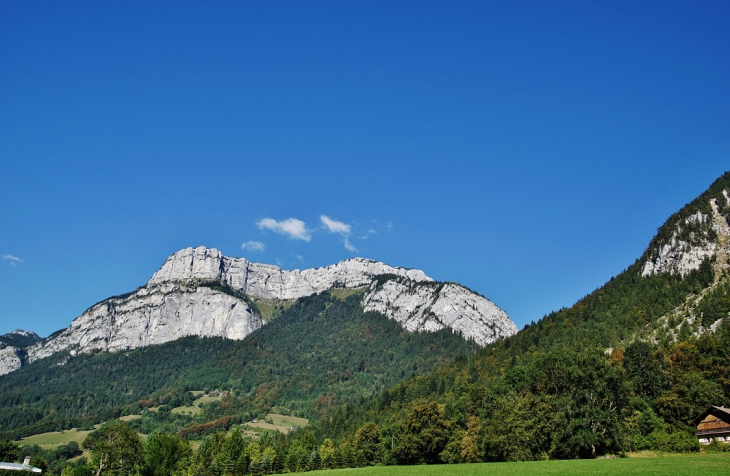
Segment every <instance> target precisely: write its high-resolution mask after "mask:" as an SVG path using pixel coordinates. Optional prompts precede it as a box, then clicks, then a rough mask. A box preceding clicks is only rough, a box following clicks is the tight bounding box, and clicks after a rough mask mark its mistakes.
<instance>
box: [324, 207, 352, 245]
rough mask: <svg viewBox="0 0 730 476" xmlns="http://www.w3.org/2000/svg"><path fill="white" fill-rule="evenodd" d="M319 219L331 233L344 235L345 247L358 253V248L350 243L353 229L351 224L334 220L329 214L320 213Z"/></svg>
mask: <svg viewBox="0 0 730 476" xmlns="http://www.w3.org/2000/svg"><path fill="white" fill-rule="evenodd" d="M319 219H320V221H321V222H322V224H323V225H324V226H325V228H327V229H328V230H329V231H330V232H331V233H337V234H339V235H342V238H343V244H344V245H345V249H347V250H348V251H350V252H352V253H357V248H355V247H354V246H353V245H352V243H350V232H351V231H352V227H350V225H348V224H347V223H344V222H341V221H337V220H333V219H331V218H330V217H328V216H327V215H320V216H319Z"/></svg>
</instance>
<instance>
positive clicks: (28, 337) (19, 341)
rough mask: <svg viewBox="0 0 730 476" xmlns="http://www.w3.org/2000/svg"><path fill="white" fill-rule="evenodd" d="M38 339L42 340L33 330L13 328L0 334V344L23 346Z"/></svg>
mask: <svg viewBox="0 0 730 476" xmlns="http://www.w3.org/2000/svg"><path fill="white" fill-rule="evenodd" d="M40 340H42V338H41V336H39V335H38V334H36V333H35V332H30V331H24V330H23V329H15V330H14V331H13V332H10V333H8V334H3V335H1V336H0V346H2V345H6V346H14V347H19V348H24V347H28V346H30V345H33V344H35V343H36V342H38V341H40Z"/></svg>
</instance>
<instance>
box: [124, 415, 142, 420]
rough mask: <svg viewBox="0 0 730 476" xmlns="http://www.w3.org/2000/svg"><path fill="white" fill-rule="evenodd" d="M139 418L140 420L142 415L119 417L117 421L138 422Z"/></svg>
mask: <svg viewBox="0 0 730 476" xmlns="http://www.w3.org/2000/svg"><path fill="white" fill-rule="evenodd" d="M140 418H142V415H126V416H123V417H119V419H120V420H122V421H132V420H139V419H140Z"/></svg>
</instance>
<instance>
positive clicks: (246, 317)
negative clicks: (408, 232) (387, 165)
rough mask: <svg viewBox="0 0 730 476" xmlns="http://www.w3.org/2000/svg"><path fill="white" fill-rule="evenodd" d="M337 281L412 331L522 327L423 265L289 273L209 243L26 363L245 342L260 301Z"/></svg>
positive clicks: (485, 340)
mask: <svg viewBox="0 0 730 476" xmlns="http://www.w3.org/2000/svg"><path fill="white" fill-rule="evenodd" d="M333 288H350V289H353V288H363V290H364V291H363V298H362V305H363V308H364V309H365V310H366V311H373V312H380V313H383V314H384V315H385V316H387V317H388V318H390V319H394V320H396V321H398V322H399V323H400V324H401V326H403V327H404V328H406V329H408V330H410V331H426V332H433V331H438V330H440V329H444V328H446V327H450V328H452V329H454V330H456V331H458V332H459V333H461V334H462V335H463V336H464V338H467V339H470V340H473V341H474V342H477V343H478V344H480V345H486V344H489V343H491V342H494V341H495V340H498V339H500V338H502V337H507V336H510V335H512V334H514V333H516V332H517V327H516V326H515V324H514V323H513V322H512V321H511V320H510V319H509V317H507V314H506V313H505V312H504V311H502V310H501V309H499V308H498V307H497V306H496V305H494V303H492V302H491V301H489V300H488V299H486V298H485V297H483V296H480V295H478V294H476V293H474V292H472V291H470V290H468V289H466V288H464V287H463V286H460V285H458V284H453V283H436V282H434V281H433V280H432V279H431V278H429V277H428V276H427V275H426V274H425V273H424V272H423V271H420V270H417V269H407V268H401V267H397V266H390V265H387V264H385V263H380V262H378V261H374V260H370V259H365V258H351V259H347V260H344V261H341V262H339V263H335V264H333V265H330V266H326V267H320V268H310V269H304V270H299V269H295V270H291V271H289V270H282V269H281V268H279V267H277V266H273V265H269V264H262V263H254V262H251V261H248V260H247V259H245V258H233V257H229V256H225V255H224V254H223V253H221V252H220V251H219V250H217V249H215V248H206V247H203V246H200V247H197V248H185V249H183V250H180V251H177V252H175V253H173V254H172V255H170V256H169V257H168V258H167V259H166V260H165V262H164V263H163V265H162V267H161V268H160V269H159V270H158V271H157V272H155V273H154V274H153V275H152V278H150V280H149V281H148V282H147V284H146V285H145V286H142V287H141V288H139V289H137V290H136V291H134V292H132V293H128V294H124V295H121V296H117V297H113V298H109V299H107V300H105V301H102V302H100V303H98V304H95V305H93V306H92V307H90V308H89V309H88V310H87V311H86V312H84V313H83V314H82V315H81V316H79V317H78V318H76V319H75V320H74V321H73V322H72V323H71V325H70V326H69V327H68V328H67V329H65V330H64V331H62V332H60V333H58V334H54V335H53V336H51V337H50V338H48V339H46V340H43V341H41V342H38V343H37V344H35V345H33V346H31V347H29V348H27V349H26V351H27V361H28V362H32V361H34V360H38V359H41V358H44V357H48V356H50V355H53V354H55V353H57V352H67V353H69V354H71V355H75V354H76V353H78V352H91V351H94V350H105V351H119V350H124V349H131V348H135V347H144V346H147V345H153V344H162V343H165V342H169V341H173V340H176V339H179V338H181V337H185V336H191V335H194V336H201V337H212V336H220V337H225V338H228V339H239V340H240V339H244V338H245V337H246V336H248V335H249V334H251V333H252V332H254V331H255V330H257V329H258V328H260V327H261V326H263V325H265V324H266V321H265V320H264V318H263V316H262V315H259V314H258V311H257V305H256V304H255V302H254V299H264V300H268V301H267V302H268V303H271V302H272V301H273V302H274V303H276V302H277V301H278V302H283V301H285V300H292V299H297V298H300V297H305V296H310V295H312V294H315V293H320V292H322V291H326V290H328V289H333ZM3 361H4V362H5V363H3ZM19 365H20V361H19V360H18V359H17V358H16V353H15V352H14V351H13V352H11V351H9V350H7V349H6V352H5V354H3V355H0V375H1V374H2V373H7V372H8V371H12V370H14V369H15V368H17V367H18V366H19Z"/></svg>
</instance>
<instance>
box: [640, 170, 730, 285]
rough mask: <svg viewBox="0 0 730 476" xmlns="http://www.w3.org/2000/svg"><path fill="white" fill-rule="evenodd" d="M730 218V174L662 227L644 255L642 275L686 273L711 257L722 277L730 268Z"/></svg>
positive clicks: (724, 176) (717, 272)
mask: <svg viewBox="0 0 730 476" xmlns="http://www.w3.org/2000/svg"><path fill="white" fill-rule="evenodd" d="M729 219H730V174H725V175H723V177H721V178H720V179H718V180H717V181H716V182H715V183H714V184H713V185H712V186H711V187H710V188H709V189H708V190H707V191H706V192H704V193H703V194H702V195H700V196H699V197H698V198H697V199H695V200H694V201H693V202H692V203H690V204H688V205H687V206H685V207H684V208H683V209H682V210H680V211H679V212H677V213H676V214H674V215H672V217H670V218H669V220H667V222H666V223H665V224H664V225H663V226H662V227H661V228H660V229H659V233H658V234H657V236H656V237H655V238H654V239H653V240H652V243H651V244H650V246H649V249H648V250H647V251H646V253H645V255H644V256H643V257H642V260H643V261H644V266H643V269H642V276H649V275H652V274H659V273H670V274H679V275H682V276H685V275H686V274H688V273H690V272H692V271H695V270H697V269H699V268H700V265H702V262H703V261H704V260H707V259H710V260H712V261H713V267H714V268H715V272H716V274H717V275H718V277H719V275H720V274H722V273H724V272H725V271H727V270H729V269H730V263H729V262H730V260H729V259H728V258H729V256H730V226H729V225H728V221H729Z"/></svg>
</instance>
